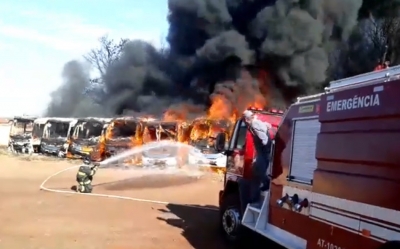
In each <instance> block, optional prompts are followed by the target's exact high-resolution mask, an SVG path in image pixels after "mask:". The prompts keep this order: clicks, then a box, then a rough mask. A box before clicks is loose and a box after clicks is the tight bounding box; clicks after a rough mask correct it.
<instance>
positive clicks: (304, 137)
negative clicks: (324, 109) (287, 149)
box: [288, 117, 321, 184]
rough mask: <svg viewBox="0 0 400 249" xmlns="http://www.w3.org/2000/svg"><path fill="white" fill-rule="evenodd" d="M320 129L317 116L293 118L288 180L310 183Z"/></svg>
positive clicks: (315, 166)
mask: <svg viewBox="0 0 400 249" xmlns="http://www.w3.org/2000/svg"><path fill="white" fill-rule="evenodd" d="M320 130H321V123H320V122H319V120H318V117H310V118H307V119H298V120H294V124H293V130H292V134H293V142H292V155H291V167H290V173H289V176H288V177H289V179H290V180H292V181H296V182H302V183H307V184H312V180H313V178H314V171H315V169H316V168H317V159H316V158H315V152H316V146H317V136H318V133H319V132H320Z"/></svg>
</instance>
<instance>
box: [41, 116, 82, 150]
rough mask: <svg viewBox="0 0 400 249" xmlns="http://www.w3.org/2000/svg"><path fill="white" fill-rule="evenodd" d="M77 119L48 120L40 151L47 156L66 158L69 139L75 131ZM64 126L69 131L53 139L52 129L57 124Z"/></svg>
mask: <svg viewBox="0 0 400 249" xmlns="http://www.w3.org/2000/svg"><path fill="white" fill-rule="evenodd" d="M76 122H77V119H75V118H51V119H49V120H47V122H46V124H45V126H44V129H43V136H42V139H41V141H40V151H41V153H43V154H46V155H53V156H58V157H65V155H66V150H67V148H68V142H67V141H68V137H69V136H70V135H71V133H72V131H73V129H72V128H73V127H74V125H75V123H76ZM60 123H62V124H64V125H65V126H66V127H67V129H66V130H64V131H65V134H64V131H63V134H60V135H59V136H58V137H51V134H50V131H49V129H50V127H51V126H52V125H55V124H60Z"/></svg>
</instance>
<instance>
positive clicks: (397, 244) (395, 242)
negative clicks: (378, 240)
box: [378, 241, 400, 249]
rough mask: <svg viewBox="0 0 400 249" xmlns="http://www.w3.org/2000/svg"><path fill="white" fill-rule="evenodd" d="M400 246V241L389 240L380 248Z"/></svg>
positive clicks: (396, 248) (393, 248) (390, 248)
mask: <svg viewBox="0 0 400 249" xmlns="http://www.w3.org/2000/svg"><path fill="white" fill-rule="evenodd" d="M398 248H400V241H389V242H386V243H385V244H383V245H382V246H380V247H379V248H378V249H398Z"/></svg>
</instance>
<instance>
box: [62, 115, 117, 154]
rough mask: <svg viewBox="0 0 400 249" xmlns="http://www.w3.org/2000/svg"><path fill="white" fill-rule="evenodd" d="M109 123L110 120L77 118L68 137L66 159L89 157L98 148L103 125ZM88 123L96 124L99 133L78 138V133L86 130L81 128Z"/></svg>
mask: <svg viewBox="0 0 400 249" xmlns="http://www.w3.org/2000/svg"><path fill="white" fill-rule="evenodd" d="M110 121H111V119H110V118H96V117H88V118H79V119H77V121H76V123H75V125H74V127H73V128H72V130H73V131H72V133H71V134H69V137H68V140H67V142H68V148H67V151H66V156H67V158H76V159H79V158H84V157H88V156H90V154H91V152H92V151H93V150H94V149H95V147H97V146H98V144H99V142H100V137H101V136H102V134H103V130H104V125H105V124H107V123H109V122H110ZM88 123H93V124H95V123H97V124H98V125H99V126H100V128H99V133H98V134H97V133H96V134H95V135H94V136H93V137H84V138H80V137H79V133H80V132H84V131H85V130H87V128H84V127H83V126H84V125H85V124H88Z"/></svg>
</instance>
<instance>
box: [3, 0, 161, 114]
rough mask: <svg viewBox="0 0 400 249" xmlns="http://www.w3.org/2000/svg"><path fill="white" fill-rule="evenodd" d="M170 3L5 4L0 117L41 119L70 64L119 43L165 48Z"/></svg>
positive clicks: (82, 0) (70, 0) (72, 0)
mask: <svg viewBox="0 0 400 249" xmlns="http://www.w3.org/2000/svg"><path fill="white" fill-rule="evenodd" d="M167 13H168V8H167V0H146V1H129V0H102V1H98V0H97V1H95V0H57V1H51V0H36V1H26V0H19V1H11V0H2V1H0V103H1V105H0V117H6V116H7V117H8V116H15V115H24V114H26V115H41V114H42V113H43V111H44V110H45V109H46V106H47V103H48V102H49V101H50V96H49V95H50V93H51V92H52V91H54V90H55V89H56V88H57V87H58V86H59V85H61V83H62V78H61V71H62V68H63V66H64V64H65V63H66V62H68V61H70V60H74V59H77V60H83V58H82V55H84V54H85V53H87V52H88V51H90V49H91V48H95V47H96V46H98V38H99V37H100V36H103V35H105V34H107V35H108V36H109V37H111V38H114V39H117V40H118V39H119V38H130V39H142V40H146V41H149V42H151V43H153V44H154V45H155V46H160V44H161V43H163V42H165V36H166V34H167V32H168V23H167V20H166V17H167Z"/></svg>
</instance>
